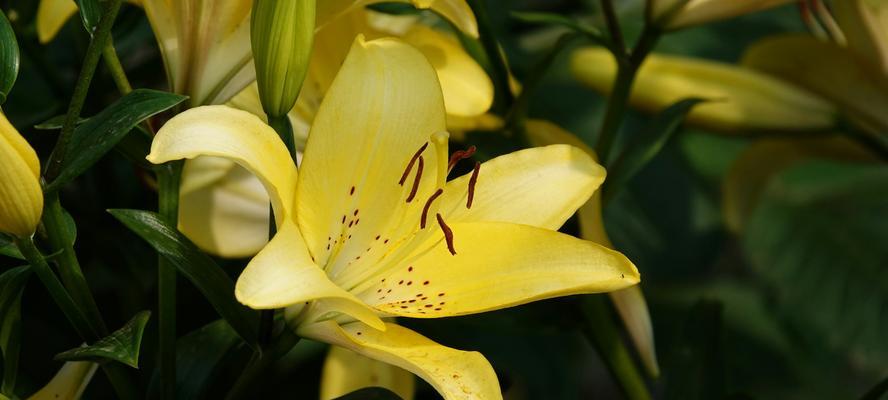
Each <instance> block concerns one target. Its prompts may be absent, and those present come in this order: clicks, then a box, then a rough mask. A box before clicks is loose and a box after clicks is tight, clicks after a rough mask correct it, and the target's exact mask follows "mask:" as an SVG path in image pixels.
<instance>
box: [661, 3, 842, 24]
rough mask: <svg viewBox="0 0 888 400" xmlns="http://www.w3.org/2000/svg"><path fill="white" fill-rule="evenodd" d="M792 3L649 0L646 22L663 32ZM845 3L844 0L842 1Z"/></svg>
mask: <svg viewBox="0 0 888 400" xmlns="http://www.w3.org/2000/svg"><path fill="white" fill-rule="evenodd" d="M793 1H795V0H648V3H647V13H648V19H649V20H650V21H652V22H653V23H655V24H657V25H658V26H661V27H663V28H665V29H680V28H686V27H689V26H693V25H700V24H705V23H707V22H713V21H719V20H723V19H728V18H733V17H736V16H739V15H743V14H748V13H751V12H755V11H760V10H764V9H766V8H771V7H776V6H779V5H783V4H787V3H791V2H793ZM842 1H844V0H842Z"/></svg>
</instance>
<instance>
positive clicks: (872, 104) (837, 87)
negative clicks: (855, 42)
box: [695, 35, 888, 133]
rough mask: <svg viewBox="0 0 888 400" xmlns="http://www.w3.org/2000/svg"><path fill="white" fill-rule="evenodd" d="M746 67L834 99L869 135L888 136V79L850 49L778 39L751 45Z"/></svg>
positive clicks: (793, 37)
mask: <svg viewBox="0 0 888 400" xmlns="http://www.w3.org/2000/svg"><path fill="white" fill-rule="evenodd" d="M743 65H745V66H748V67H750V68H753V69H756V70H759V71H762V72H765V73H768V74H771V75H773V76H776V77H779V78H781V79H785V80H786V81H788V82H793V83H795V84H797V85H799V86H802V87H805V88H807V89H809V90H811V91H812V92H815V93H818V94H820V95H821V96H823V97H826V98H828V99H830V100H831V101H833V102H835V103H836V104H838V106H839V108H840V109H841V110H842V111H843V112H845V113H847V114H848V115H849V116H850V117H851V118H853V119H854V120H855V121H856V122H858V123H859V124H861V125H862V126H864V127H865V128H867V129H869V130H872V131H874V132H879V133H881V132H885V131H888V113H885V109H886V108H888V76H886V75H884V74H883V73H882V72H881V71H880V69H879V67H878V66H876V65H874V64H871V63H869V62H866V61H864V60H863V59H859V58H857V57H855V55H854V54H853V53H852V52H850V51H849V50H848V49H846V48H842V47H840V46H838V45H836V44H834V43H828V42H824V41H821V40H818V39H815V38H813V37H811V36H809V35H783V36H776V37H770V38H767V39H764V40H762V41H759V42H758V43H755V44H753V45H752V46H750V47H749V48H748V49H747V51H746V54H744V56H743ZM695 108H696V107H695Z"/></svg>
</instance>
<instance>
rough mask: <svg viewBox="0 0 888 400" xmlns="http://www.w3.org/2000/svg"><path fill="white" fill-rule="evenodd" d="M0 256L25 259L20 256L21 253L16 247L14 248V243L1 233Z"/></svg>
mask: <svg viewBox="0 0 888 400" xmlns="http://www.w3.org/2000/svg"><path fill="white" fill-rule="evenodd" d="M0 255H2V256H6V257H12V258H17V259H19V260H24V259H25V257H24V256H22V253H21V252H20V251H19V249H18V247H15V243H13V241H12V238H10V237H9V236H6V235H4V234H2V233H0Z"/></svg>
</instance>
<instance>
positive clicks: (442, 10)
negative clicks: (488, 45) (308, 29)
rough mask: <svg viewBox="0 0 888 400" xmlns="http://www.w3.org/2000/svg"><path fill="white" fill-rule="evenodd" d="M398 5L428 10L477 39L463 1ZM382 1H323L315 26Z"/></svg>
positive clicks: (471, 15)
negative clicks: (408, 5) (411, 5)
mask: <svg viewBox="0 0 888 400" xmlns="http://www.w3.org/2000/svg"><path fill="white" fill-rule="evenodd" d="M394 1H395V2H398V3H411V4H413V6H415V7H416V8H420V9H430V10H432V11H434V12H436V13H438V14H439V15H440V16H442V17H444V18H446V19H447V20H449V21H450V22H451V23H453V25H455V26H456V27H457V28H459V30H461V31H463V32H464V33H466V34H468V35H469V36H472V37H475V38H477V37H478V22H477V21H475V13H473V12H472V8H471V7H469V4H468V3H466V1H465V0H394ZM382 2H383V0H324V1H319V2H318V10H317V18H318V19H317V26H318V28H323V27H324V26H325V25H326V24H328V23H330V22H332V21H334V20H335V19H336V18H338V17H340V16H342V15H343V14H346V13H348V12H351V11H354V10H355V9H359V8H364V7H366V6H368V5H370V4H374V3H382Z"/></svg>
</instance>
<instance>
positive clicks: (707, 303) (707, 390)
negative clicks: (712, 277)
mask: <svg viewBox="0 0 888 400" xmlns="http://www.w3.org/2000/svg"><path fill="white" fill-rule="evenodd" d="M723 309H724V307H723V306H722V304H721V302H718V301H711V300H701V301H699V302H697V304H696V305H694V306H693V307H692V308H691V311H690V315H689V316H688V319H687V321H685V324H684V327H683V329H682V334H681V335H680V336H679V337H680V338H681V339H679V341H678V343H674V344H673V345H672V348H671V350H672V357H669V358H668V360H669V362H668V363H667V365H666V368H665V371H666V379H665V382H667V384H666V393H665V394H666V395H665V398H666V399H670V400H671V399H676V400H708V399H723V398H725V395H726V390H725V378H726V369H725V359H724V353H723V349H722V341H723V338H722V311H723Z"/></svg>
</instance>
